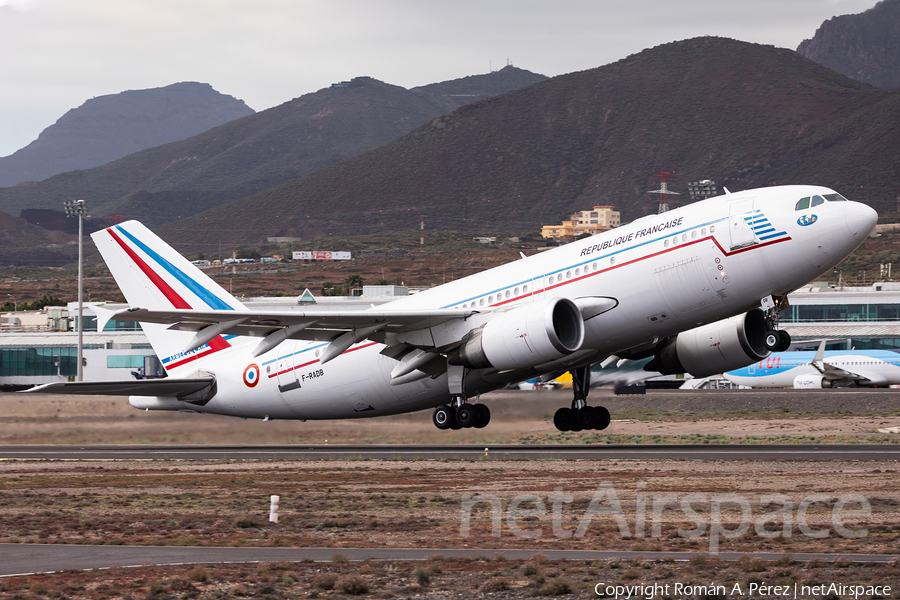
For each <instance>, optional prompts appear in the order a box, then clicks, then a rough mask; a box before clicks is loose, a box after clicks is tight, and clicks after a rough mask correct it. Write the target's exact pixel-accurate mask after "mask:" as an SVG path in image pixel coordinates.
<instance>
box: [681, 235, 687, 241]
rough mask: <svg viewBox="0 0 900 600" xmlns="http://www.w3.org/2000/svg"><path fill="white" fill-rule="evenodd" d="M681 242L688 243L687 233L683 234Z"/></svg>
mask: <svg viewBox="0 0 900 600" xmlns="http://www.w3.org/2000/svg"><path fill="white" fill-rule="evenodd" d="M681 241H682V242H686V241H687V234H686V233H682V234H681Z"/></svg>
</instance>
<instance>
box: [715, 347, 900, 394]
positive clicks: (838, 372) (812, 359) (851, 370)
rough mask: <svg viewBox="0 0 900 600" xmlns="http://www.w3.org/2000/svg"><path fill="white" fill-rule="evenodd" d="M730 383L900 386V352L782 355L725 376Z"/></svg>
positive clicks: (821, 351) (803, 386)
mask: <svg viewBox="0 0 900 600" xmlns="http://www.w3.org/2000/svg"><path fill="white" fill-rule="evenodd" d="M724 376H725V378H726V379H728V380H729V381H733V382H734V383H737V384H740V385H746V386H749V387H755V388H785V387H793V388H796V389H821V388H827V387H857V386H870V387H887V386H889V385H897V384H900V353H898V352H895V351H893V350H829V351H827V352H826V351H825V342H822V343H821V344H820V345H819V349H818V351H816V352H778V353H773V354H770V355H769V356H768V357H766V358H765V359H764V360H760V361H759V362H756V363H753V364H752V365H750V366H748V367H744V368H742V369H735V370H733V371H729V372H727V373H724Z"/></svg>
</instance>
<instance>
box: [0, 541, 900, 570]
mask: <svg viewBox="0 0 900 600" xmlns="http://www.w3.org/2000/svg"><path fill="white" fill-rule="evenodd" d="M336 554H342V555H344V556H346V557H347V558H348V559H349V560H353V561H357V560H366V559H375V560H426V559H428V558H429V557H431V556H434V555H435V554H443V555H444V556H446V557H448V558H450V557H470V558H474V557H477V556H486V557H493V556H495V555H497V554H502V555H503V556H505V557H506V558H507V559H510V560H516V559H520V558H521V559H525V560H528V559H530V558H531V557H533V556H534V555H535V554H542V555H544V556H546V557H547V558H550V559H568V560H598V559H611V558H618V559H633V558H637V557H643V558H647V559H662V558H665V557H670V558H673V559H674V560H676V561H687V560H690V559H691V558H692V557H694V556H697V555H698V554H701V553H698V552H625V551H622V552H619V551H615V550H545V549H535V550H517V549H492V550H478V549H448V548H222V547H209V546H193V547H189V546H78V545H60V544H0V577H10V576H15V575H32V574H34V573H49V572H54V571H62V570H64V569H106V568H110V567H139V566H142V565H148V564H154V565H176V564H215V563H233V562H238V563H245V562H246V563H257V562H272V561H295V562H296V561H303V560H313V561H316V562H328V561H330V560H331V558H332V557H333V556H334V555H336ZM718 556H719V557H720V558H722V559H723V560H729V561H733V560H738V559H739V558H741V557H742V556H751V557H754V558H761V559H763V560H778V559H780V558H782V556H784V555H783V554H777V553H768V552H752V553H743V552H722V553H721V554H718ZM791 557H792V558H793V559H794V560H795V561H799V562H806V561H810V560H813V559H820V560H827V561H830V560H836V559H838V558H842V559H847V560H851V561H853V562H857V563H889V562H891V561H892V560H895V559H896V558H897V556H896V555H889V554H840V555H839V554H812V553H796V554H795V553H791Z"/></svg>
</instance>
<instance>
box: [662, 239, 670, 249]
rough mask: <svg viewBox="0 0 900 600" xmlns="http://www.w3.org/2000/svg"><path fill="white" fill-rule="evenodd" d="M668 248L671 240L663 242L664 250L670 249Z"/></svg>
mask: <svg viewBox="0 0 900 600" xmlns="http://www.w3.org/2000/svg"><path fill="white" fill-rule="evenodd" d="M668 247H669V240H666V241H665V242H663V248H668Z"/></svg>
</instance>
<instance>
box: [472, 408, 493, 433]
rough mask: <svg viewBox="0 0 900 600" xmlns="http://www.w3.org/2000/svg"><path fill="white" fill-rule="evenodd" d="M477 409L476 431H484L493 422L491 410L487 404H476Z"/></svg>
mask: <svg viewBox="0 0 900 600" xmlns="http://www.w3.org/2000/svg"><path fill="white" fill-rule="evenodd" d="M473 408H474V409H475V429H482V428H484V427H486V426H487V424H488V423H490V422H491V409H489V408H488V407H487V405H485V404H476V405H474V406H473Z"/></svg>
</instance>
